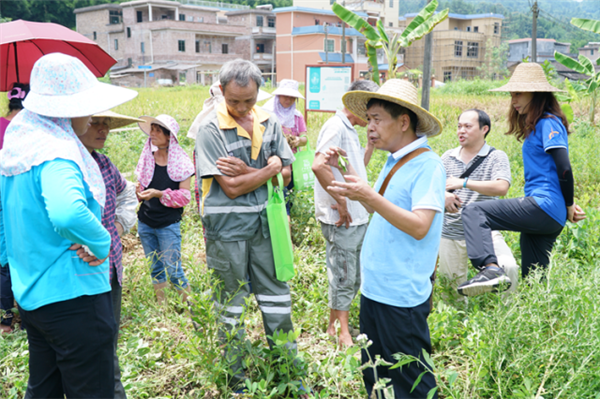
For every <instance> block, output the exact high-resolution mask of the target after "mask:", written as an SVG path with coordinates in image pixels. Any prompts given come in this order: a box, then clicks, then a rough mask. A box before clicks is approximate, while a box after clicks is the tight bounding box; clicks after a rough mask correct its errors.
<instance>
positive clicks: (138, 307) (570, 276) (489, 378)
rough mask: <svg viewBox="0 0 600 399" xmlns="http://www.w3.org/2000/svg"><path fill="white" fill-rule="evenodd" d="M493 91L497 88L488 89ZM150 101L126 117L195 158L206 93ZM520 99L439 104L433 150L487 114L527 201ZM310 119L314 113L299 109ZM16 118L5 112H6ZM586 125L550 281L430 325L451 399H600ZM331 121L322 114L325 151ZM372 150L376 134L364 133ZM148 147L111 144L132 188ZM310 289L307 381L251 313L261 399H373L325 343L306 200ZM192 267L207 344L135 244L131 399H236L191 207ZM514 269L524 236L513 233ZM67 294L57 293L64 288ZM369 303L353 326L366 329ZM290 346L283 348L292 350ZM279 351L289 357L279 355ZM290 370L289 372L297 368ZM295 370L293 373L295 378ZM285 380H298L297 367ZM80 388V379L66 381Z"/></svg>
mask: <svg viewBox="0 0 600 399" xmlns="http://www.w3.org/2000/svg"><path fill="white" fill-rule="evenodd" d="M480 83H481V85H482V87H485V89H486V90H487V89H488V88H491V86H490V83H489V82H480ZM139 93H140V94H139V96H138V97H137V98H136V99H135V100H133V101H131V102H130V103H127V104H124V105H122V106H120V107H118V108H117V109H115V111H116V112H119V113H124V114H127V115H133V116H140V115H153V116H156V115H158V114H161V113H167V114H170V115H171V116H173V117H175V118H176V119H177V120H178V121H179V124H180V125H181V132H180V135H179V137H180V143H181V144H182V146H183V147H184V148H185V149H186V150H187V151H188V153H189V154H190V155H191V152H192V150H193V145H194V141H193V140H190V139H189V138H187V137H186V133H187V129H188V128H189V126H190V125H191V123H192V121H193V119H194V117H195V115H196V114H197V113H198V112H199V111H200V109H201V108H202V103H203V101H204V100H205V99H206V98H207V96H208V90H207V88H205V87H196V86H194V87H185V88H184V87H177V88H161V89H140V90H139ZM508 98H509V97H508V95H505V94H494V95H491V94H487V93H486V92H485V91H481V90H479V89H477V87H475V86H474V85H472V84H471V85H470V86H469V85H465V87H461V86H458V85H457V86H454V85H447V86H446V87H445V88H444V89H436V90H434V92H433V93H432V103H431V110H432V112H433V113H434V114H435V115H436V116H438V118H439V119H440V120H441V121H442V123H443V125H444V131H443V133H442V134H441V135H440V136H438V137H436V138H433V139H431V140H430V144H431V146H432V147H433V149H434V150H435V151H436V152H437V153H438V154H440V155H441V154H442V153H443V152H444V151H446V150H448V149H450V148H452V147H454V146H456V145H457V140H456V134H455V133H456V123H457V117H458V115H459V113H460V110H461V109H467V108H474V107H476V108H481V109H483V110H485V111H487V112H488V113H489V114H490V116H491V118H492V133H490V134H489V135H488V142H489V143H490V144H491V145H493V146H494V147H496V148H498V149H502V150H504V151H505V152H506V153H507V154H508V156H509V159H510V162H511V168H512V178H513V183H512V186H511V188H510V191H509V193H508V197H510V198H512V197H518V196H521V195H522V194H523V184H524V181H523V163H522V157H521V145H520V143H519V142H517V141H516V140H515V139H514V137H512V136H505V135H504V134H503V133H504V131H506V128H507V123H506V113H507V109H508V101H509V100H508ZM298 105H299V107H303V103H302V102H300V103H299V104H298ZM4 108H5V102H3V103H1V104H0V109H4ZM574 109H575V123H574V124H573V125H572V129H571V130H572V132H573V134H572V135H571V136H570V139H569V145H570V155H571V162H572V165H573V170H574V174H575V179H576V187H575V196H576V200H577V203H578V204H580V205H581V206H582V207H583V208H584V209H585V211H586V212H587V214H588V219H587V220H585V221H583V222H582V223H580V224H578V225H570V224H568V225H567V226H566V227H565V229H564V230H563V232H562V234H561V235H560V237H559V239H558V241H557V244H556V246H555V250H554V252H553V257H552V262H551V265H550V267H549V270H548V272H547V274H546V276H545V278H541V276H540V275H539V274H537V273H534V274H533V275H531V276H530V277H529V278H528V279H527V280H526V281H523V282H521V283H520V288H519V291H518V292H517V293H516V294H515V295H513V296H510V297H504V296H498V295H494V294H486V295H483V296H480V297H476V298H470V299H469V302H468V304H466V305H464V304H462V303H455V302H453V299H448V300H442V299H441V298H442V296H443V294H444V293H445V291H446V289H445V285H444V282H443V281H439V280H438V282H437V285H436V288H435V294H434V307H435V309H434V310H433V312H432V313H431V315H430V317H429V326H430V330H431V337H432V343H433V355H432V359H433V363H434V365H435V366H434V373H435V375H436V376H437V379H438V383H439V386H440V397H443V398H481V399H484V398H485V399H487V398H541V397H543V398H545V399H549V398H554V399H558V398H565V399H567V398H600V290H599V289H598V287H600V269H599V268H598V267H597V262H598V252H599V251H600V246H599V245H598V240H599V238H600V212H599V210H598V207H599V205H600V198H599V195H598V193H599V192H600V166H599V162H598V160H599V159H600V150H599V145H600V129H598V128H597V127H594V126H591V125H589V124H588V123H587V122H584V121H586V120H587V118H586V115H585V112H586V111H587V110H588V109H589V107H588V106H587V104H586V103H585V102H582V103H576V104H574ZM330 116H331V115H330V114H319V113H310V114H309V117H308V121H307V122H308V130H309V140H310V142H311V143H312V144H313V147H314V144H315V143H316V139H317V136H318V133H319V129H320V127H321V125H322V124H323V123H324V122H325V121H326V120H327V119H328V118H329V117H330ZM359 133H360V136H361V140H363V142H364V141H365V134H364V129H359ZM145 140H146V136H145V135H144V134H143V133H142V132H141V131H139V130H129V131H123V132H118V133H111V135H110V136H109V140H108V142H107V145H106V149H105V150H104V152H105V153H106V154H107V155H108V156H109V157H110V158H111V159H112V161H113V162H114V163H115V164H116V165H117V167H118V168H119V169H120V170H121V172H122V173H124V174H125V175H126V176H127V178H128V179H129V180H135V178H134V176H133V171H134V169H135V165H136V164H137V160H138V157H139V154H140V152H141V149H142V146H143V144H144V141H145ZM386 157H387V154H385V153H383V152H380V151H376V152H375V154H374V156H373V158H372V161H371V163H370V164H369V167H368V174H369V180H370V182H371V183H373V182H374V181H375V179H376V178H377V175H378V173H379V171H380V169H381V167H382V166H383V163H384V162H385V160H386ZM292 229H293V239H294V243H295V254H296V259H297V264H296V270H297V276H296V277H295V278H294V279H293V280H291V281H290V287H291V293H292V300H293V314H292V318H293V321H294V325H295V328H296V329H297V332H298V333H299V335H298V338H297V342H298V349H299V356H300V357H301V359H302V361H300V362H296V363H294V364H292V367H296V368H300V369H301V370H298V369H296V370H292V371H293V372H291V371H290V370H287V371H286V370H284V366H283V363H282V361H281V358H285V354H281V353H275V354H274V353H272V352H270V351H269V350H268V347H267V345H266V340H265V337H264V333H263V329H262V320H261V317H260V312H259V311H258V307H257V306H256V303H255V301H254V300H253V299H250V300H249V301H248V303H247V308H248V310H247V312H246V313H245V325H246V330H247V345H246V349H245V350H246V351H247V354H248V369H247V373H246V375H247V377H248V382H249V389H250V390H251V391H252V392H253V393H252V395H250V397H257V398H259V397H264V398H267V397H281V395H279V394H278V393H277V392H278V388H279V387H280V385H281V384H284V385H285V384H288V383H294V382H295V377H294V375H296V374H294V373H297V372H302V373H303V374H304V375H305V382H306V383H307V384H308V385H309V386H310V387H311V388H312V390H313V393H314V395H315V397H319V398H326V397H330V398H364V397H366V393H365V390H364V388H363V385H362V380H361V372H360V370H359V367H360V361H359V359H360V357H359V353H357V351H356V349H352V348H351V349H348V350H340V349H338V346H337V343H336V342H335V341H334V340H332V339H331V338H330V337H329V336H328V335H327V334H326V333H325V328H326V325H327V320H328V316H329V309H328V308H327V272H326V266H325V246H324V241H323V239H322V237H321V232H320V228H319V226H318V224H317V223H316V221H315V219H314V209H313V199H312V193H298V194H296V199H295V206H294V207H293V214H292ZM182 237H183V246H182V255H183V263H184V267H185V269H186V273H187V275H188V278H189V280H190V284H191V286H192V289H193V297H194V301H195V303H196V304H195V306H194V313H195V316H194V317H195V319H196V320H197V321H198V323H199V325H200V326H201V327H202V328H201V329H200V330H198V331H197V330H195V329H194V328H193V326H192V324H191V322H190V317H189V315H188V314H187V312H186V310H185V307H184V306H183V305H182V304H181V303H180V302H179V301H178V297H177V295H176V293H175V291H174V290H171V291H169V292H168V297H169V300H170V302H169V305H168V306H166V307H162V308H161V307H159V306H157V304H156V301H155V299H154V292H153V289H152V283H151V280H150V273H149V268H148V266H147V264H146V260H145V259H144V256H143V251H142V249H141V245H140V243H139V241H138V240H137V239H136V236H135V231H133V232H131V233H130V234H129V235H127V236H126V237H125V240H124V241H125V254H124V257H123V261H124V265H125V279H124V285H123V309H122V323H121V335H120V342H119V357H120V364H121V370H122V374H123V384H124V385H125V388H126V391H127V393H128V395H129V397H130V398H136V399H137V398H205V397H206V398H213V397H222V398H228V397H231V396H232V393H231V391H229V390H228V388H227V365H226V364H225V362H224V360H223V356H222V352H221V351H222V348H221V347H220V345H219V342H218V340H217V327H216V323H217V315H216V314H215V312H214V307H213V305H212V299H211V292H212V291H213V290H214V287H213V285H212V283H211V278H210V274H209V272H208V269H207V267H206V261H205V253H204V241H203V238H202V227H201V221H200V217H199V215H198V214H197V212H196V211H195V205H193V204H190V205H188V206H187V207H186V209H185V213H184V218H183V221H182ZM505 237H506V240H507V243H508V244H509V246H510V247H511V248H512V250H513V252H514V254H515V257H516V258H517V259H519V258H520V253H519V242H518V236H517V235H516V234H512V233H505ZM57 283H58V282H57ZM358 312H359V306H358V301H355V303H354V304H353V307H352V309H351V312H350V316H351V319H350V324H351V325H354V326H358ZM284 338H285V337H283V338H282V340H285V339H284ZM275 350H277V348H275ZM284 360H285V359H284ZM27 362H28V352H27V339H26V334H25V333H24V332H17V333H14V334H10V335H2V336H0V397H2V398H22V397H23V396H24V392H25V389H26V385H27ZM287 366H289V363H288V364H287ZM287 366H286V367H287ZM67 378H68V377H67Z"/></svg>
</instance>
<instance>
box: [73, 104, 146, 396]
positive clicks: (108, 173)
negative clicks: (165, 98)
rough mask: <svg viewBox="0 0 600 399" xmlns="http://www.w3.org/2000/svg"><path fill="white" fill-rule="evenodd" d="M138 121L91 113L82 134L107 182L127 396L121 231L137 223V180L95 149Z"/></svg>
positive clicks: (112, 276)
mask: <svg viewBox="0 0 600 399" xmlns="http://www.w3.org/2000/svg"><path fill="white" fill-rule="evenodd" d="M136 122H142V120H141V119H138V118H132V117H129V116H125V115H120V114H117V113H116V112H112V111H105V112H102V113H100V114H96V115H94V116H92V123H91V125H90V127H89V128H88V130H87V132H86V133H85V134H83V135H81V136H79V140H80V141H81V143H82V144H83V145H84V147H85V148H86V149H87V150H88V151H89V152H90V154H91V155H92V158H94V160H95V161H96V163H97V164H98V167H99V168H100V173H102V179H103V180H104V185H105V186H106V205H105V207H104V213H103V214H102V225H103V226H104V228H106V230H108V232H109V234H110V238H111V245H110V254H109V265H110V266H109V281H110V286H111V291H110V296H111V299H112V306H113V314H114V318H115V323H116V324H117V330H116V332H115V344H114V348H115V356H114V360H115V361H114V363H115V399H122V398H126V397H127V396H126V394H125V389H124V388H123V384H122V383H121V370H120V368H119V358H118V357H117V346H118V339H119V327H120V325H121V293H122V291H123V289H122V284H123V262H122V257H123V245H122V244H121V235H123V234H124V233H126V232H128V231H129V230H130V229H131V228H132V227H133V226H134V225H135V222H136V220H137V218H136V214H135V210H136V208H137V204H138V201H137V197H136V195H135V184H133V183H131V182H128V181H127V180H125V178H123V176H122V175H121V173H120V172H119V170H118V169H117V167H116V166H115V165H114V164H113V163H112V162H111V160H110V159H109V158H108V157H107V156H106V155H104V154H100V153H99V152H98V151H96V150H101V149H103V148H104V144H105V143H106V139H107V137H108V133H109V131H110V130H113V129H118V128H120V127H123V126H127V125H130V124H132V123H136Z"/></svg>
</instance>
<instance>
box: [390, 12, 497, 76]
mask: <svg viewBox="0 0 600 399" xmlns="http://www.w3.org/2000/svg"><path fill="white" fill-rule="evenodd" d="M416 16H417V14H416V13H414V14H406V15H404V17H400V18H399V26H400V28H405V27H407V26H408V25H409V24H410V23H411V22H412V20H413V19H414V18H415V17H416ZM503 18H504V17H503V16H502V15H500V14H472V15H463V14H452V13H450V14H448V18H447V19H445V20H444V21H442V22H441V23H439V24H438V25H437V26H436V27H435V28H434V29H433V54H432V62H433V74H434V75H435V78H436V79H437V80H440V81H444V82H447V81H452V80H456V79H470V78H473V77H475V76H479V75H480V73H479V71H478V70H477V68H478V67H481V66H482V65H484V63H485V60H486V58H485V57H486V50H487V48H488V46H494V47H497V46H500V42H501V34H502V20H503ZM424 48H425V40H424V39H421V40H417V41H416V42H414V43H413V44H412V45H411V46H410V47H408V48H405V49H403V50H402V51H403V52H404V64H406V65H407V66H408V67H409V68H410V69H413V68H419V69H422V67H423V56H424Z"/></svg>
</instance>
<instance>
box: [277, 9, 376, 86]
mask: <svg viewBox="0 0 600 399" xmlns="http://www.w3.org/2000/svg"><path fill="white" fill-rule="evenodd" d="M273 12H274V13H275V14H276V15H277V56H276V64H277V81H281V80H282V79H294V80H297V81H299V82H304V81H305V74H306V65H315V64H324V63H330V64H334V63H341V61H342V52H344V53H345V60H344V62H345V63H346V64H354V75H355V76H354V77H355V78H358V77H359V76H360V72H361V71H367V70H368V68H369V66H368V63H367V57H366V55H365V51H366V50H365V45H364V43H365V39H364V37H363V36H362V35H361V34H360V33H359V32H358V31H357V30H355V29H352V28H348V27H347V28H346V31H345V35H346V40H345V43H343V42H342V21H341V20H340V19H339V18H338V17H337V16H336V15H335V14H334V13H333V12H332V11H331V10H322V9H314V8H304V7H296V6H294V7H284V8H276V9H275V10H273ZM359 15H361V16H362V17H364V18H366V17H368V16H367V14H364V13H360V14H359ZM326 37H327V39H325V38H326Z"/></svg>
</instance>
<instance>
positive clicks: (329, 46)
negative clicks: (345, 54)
mask: <svg viewBox="0 0 600 399" xmlns="http://www.w3.org/2000/svg"><path fill="white" fill-rule="evenodd" d="M323 42H324V43H323V48H324V49H325V51H327V52H330V53H333V52H334V51H335V41H334V40H333V39H327V40H323Z"/></svg>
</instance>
